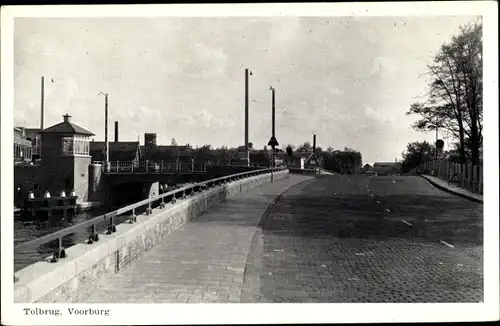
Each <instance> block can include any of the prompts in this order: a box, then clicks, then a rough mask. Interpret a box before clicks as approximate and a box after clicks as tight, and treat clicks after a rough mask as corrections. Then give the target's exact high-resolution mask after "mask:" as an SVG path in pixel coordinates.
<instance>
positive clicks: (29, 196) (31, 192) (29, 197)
mask: <svg viewBox="0 0 500 326" xmlns="http://www.w3.org/2000/svg"><path fill="white" fill-rule="evenodd" d="M28 199H35V194H34V193H33V191H31V190H30V191H29V192H28Z"/></svg>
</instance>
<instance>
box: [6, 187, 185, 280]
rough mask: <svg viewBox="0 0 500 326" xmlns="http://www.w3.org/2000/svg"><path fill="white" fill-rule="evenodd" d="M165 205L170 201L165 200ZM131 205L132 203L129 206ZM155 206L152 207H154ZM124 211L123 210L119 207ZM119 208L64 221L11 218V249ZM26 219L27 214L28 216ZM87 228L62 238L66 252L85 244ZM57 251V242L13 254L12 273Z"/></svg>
mask: <svg viewBox="0 0 500 326" xmlns="http://www.w3.org/2000/svg"><path fill="white" fill-rule="evenodd" d="M185 185H187V184H179V185H177V186H176V187H182V186H185ZM165 200H166V201H167V202H168V201H169V200H170V198H166V199H165ZM129 204H132V203H129ZM157 205H158V203H156V204H155V205H153V207H155V206H157ZM120 207H123V206H120ZM120 207H113V208H99V209H93V210H91V211H85V212H80V213H77V214H72V215H68V216H66V217H64V216H62V215H56V214H54V215H53V216H51V217H31V216H24V215H21V216H15V217H14V247H15V246H16V245H18V244H21V243H24V242H27V241H31V240H34V239H37V238H40V237H43V236H44V235H47V234H50V233H54V232H56V231H59V230H62V229H64V228H67V227H70V226H73V225H76V224H78V223H81V222H84V221H87V220H90V219H92V218H94V217H97V216H99V215H102V214H104V213H107V212H110V211H112V210H116V209H119V208H120ZM145 212H146V206H143V207H141V208H138V209H136V214H137V215H139V214H143V213H145ZM130 214H131V213H129V214H123V215H120V216H116V217H114V218H113V219H114V224H115V225H118V224H121V223H123V222H126V221H127V220H128V218H129V217H130ZM28 215H29V214H28ZM108 223H109V221H102V222H101V223H98V224H97V225H96V226H97V232H98V233H100V234H101V233H104V232H106V230H107V227H108V225H109V224H108ZM90 230H91V228H90V227H84V228H80V229H79V230H78V231H76V232H74V233H71V234H69V235H67V236H65V237H64V238H63V239H62V243H63V247H64V248H69V247H71V246H73V245H75V244H77V243H82V242H85V241H87V239H88V237H89V235H90ZM56 247H57V240H56V241H53V242H52V243H48V244H45V245H42V246H39V247H36V248H29V249H26V250H23V251H16V250H14V271H18V270H20V269H23V268H25V267H26V266H28V265H31V264H34V263H36V262H38V261H43V260H45V259H46V258H47V257H50V256H51V255H52V252H53V251H54V249H55V248H56Z"/></svg>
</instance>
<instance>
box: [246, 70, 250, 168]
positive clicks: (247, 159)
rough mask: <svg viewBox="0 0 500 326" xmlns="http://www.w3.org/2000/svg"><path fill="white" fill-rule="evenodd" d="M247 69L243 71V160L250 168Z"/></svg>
mask: <svg viewBox="0 0 500 326" xmlns="http://www.w3.org/2000/svg"><path fill="white" fill-rule="evenodd" d="M248 74H249V72H248V69H245V159H246V161H247V166H250V155H249V153H248Z"/></svg>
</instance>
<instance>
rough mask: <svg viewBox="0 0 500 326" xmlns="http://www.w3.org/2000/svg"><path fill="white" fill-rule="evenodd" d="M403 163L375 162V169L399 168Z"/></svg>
mask: <svg viewBox="0 0 500 326" xmlns="http://www.w3.org/2000/svg"><path fill="white" fill-rule="evenodd" d="M400 165H401V163H398V162H375V163H374V164H373V166H374V167H399V166H400Z"/></svg>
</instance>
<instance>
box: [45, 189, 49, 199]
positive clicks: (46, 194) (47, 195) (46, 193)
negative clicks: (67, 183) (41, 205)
mask: <svg viewBox="0 0 500 326" xmlns="http://www.w3.org/2000/svg"><path fill="white" fill-rule="evenodd" d="M43 198H47V199H48V198H50V192H49V191H48V190H46V191H45V193H44V194H43Z"/></svg>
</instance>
